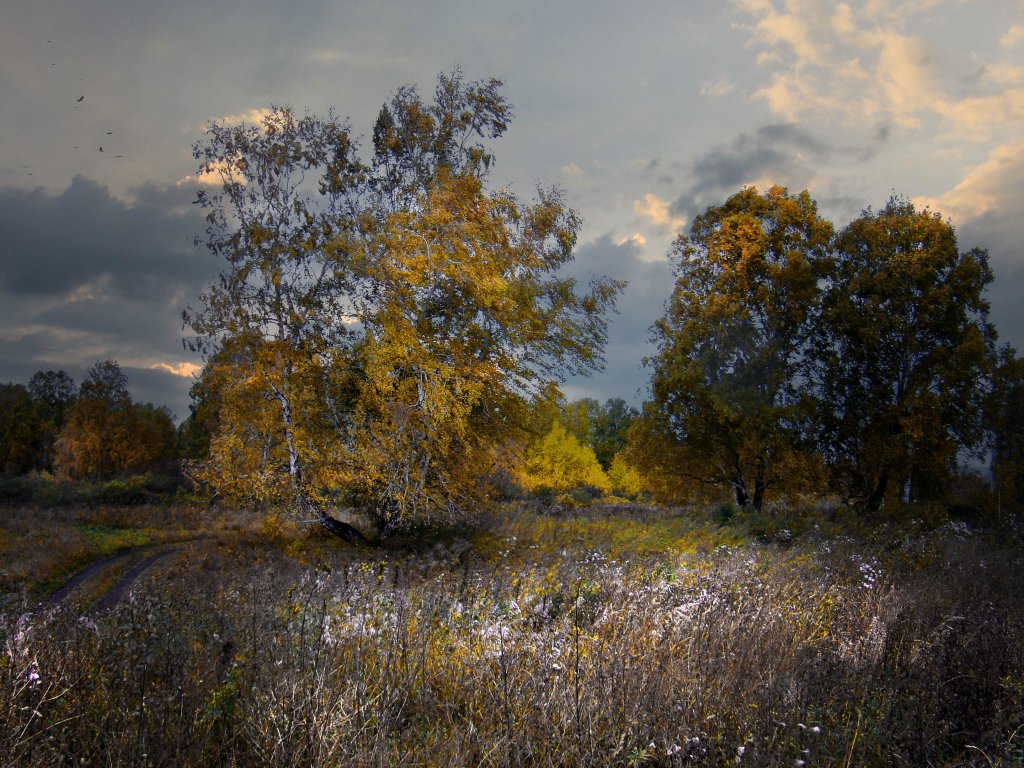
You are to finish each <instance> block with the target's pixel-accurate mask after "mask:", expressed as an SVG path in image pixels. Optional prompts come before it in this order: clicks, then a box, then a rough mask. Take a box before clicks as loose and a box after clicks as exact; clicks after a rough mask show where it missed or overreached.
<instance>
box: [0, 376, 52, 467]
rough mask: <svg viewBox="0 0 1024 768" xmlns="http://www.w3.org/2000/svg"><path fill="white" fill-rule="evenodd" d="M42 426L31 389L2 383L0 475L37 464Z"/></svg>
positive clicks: (0, 400)
mask: <svg viewBox="0 0 1024 768" xmlns="http://www.w3.org/2000/svg"><path fill="white" fill-rule="evenodd" d="M42 427H43V425H42V421H41V419H40V414H39V412H38V411H37V409H36V408H35V407H34V405H33V403H32V398H31V396H30V395H29V392H28V389H26V388H25V387H24V386H23V385H21V384H0V475H20V474H23V473H25V472H27V471H28V470H30V469H31V468H32V467H33V466H34V465H35V464H36V461H37V457H38V454H39V452H40V451H39V440H40V433H41V431H42Z"/></svg>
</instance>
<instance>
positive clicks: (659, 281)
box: [566, 235, 674, 403]
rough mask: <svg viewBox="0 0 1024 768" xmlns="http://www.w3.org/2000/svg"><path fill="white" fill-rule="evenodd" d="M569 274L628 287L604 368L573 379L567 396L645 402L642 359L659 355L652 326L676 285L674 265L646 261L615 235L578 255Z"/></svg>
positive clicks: (612, 318) (635, 248)
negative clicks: (617, 281)
mask: <svg viewBox="0 0 1024 768" xmlns="http://www.w3.org/2000/svg"><path fill="white" fill-rule="evenodd" d="M569 273H570V274H571V275H572V276H573V277H576V278H577V280H579V281H581V282H585V281H586V280H587V279H588V278H589V276H590V275H606V276H608V277H612V278H616V279H621V280H628V281H629V285H628V286H627V287H626V290H625V291H624V292H623V294H622V295H621V296H620V298H619V301H618V305H617V308H618V313H617V314H614V315H611V316H610V318H609V320H610V324H609V329H608V345H607V347H606V348H605V360H606V366H605V369H604V370H603V371H599V372H597V373H595V374H593V375H591V376H589V377H586V378H584V377H575V378H573V379H571V380H570V381H569V382H567V386H566V391H567V393H568V395H569V396H570V397H572V398H576V397H584V396H586V397H594V398H596V399H598V400H601V401H604V400H607V399H608V398H610V397H621V398H624V399H625V400H628V401H630V402H634V403H640V402H641V401H642V400H643V399H644V398H645V397H646V394H645V393H646V390H647V382H648V379H649V372H648V371H647V369H645V368H644V367H643V359H644V357H646V356H648V355H650V354H651V353H652V352H653V351H654V348H653V347H652V346H651V344H650V342H649V336H650V327H651V325H652V324H653V323H654V321H655V320H657V319H658V318H659V317H661V315H662V314H663V313H664V307H665V301H666V300H667V299H668V298H669V294H670V293H671V292H672V286H673V284H674V279H673V277H672V271H671V268H670V266H669V263H668V262H667V261H661V260H659V261H645V260H643V259H641V258H640V249H639V247H638V246H637V245H635V244H634V243H633V242H631V241H627V242H625V243H622V244H616V243H615V242H614V241H613V240H612V238H611V236H610V235H604V236H602V237H599V238H598V239H597V240H594V241H593V242H591V243H588V244H587V245H584V246H582V247H581V248H580V249H579V250H578V251H577V252H576V261H575V262H574V263H573V265H572V268H571V270H569Z"/></svg>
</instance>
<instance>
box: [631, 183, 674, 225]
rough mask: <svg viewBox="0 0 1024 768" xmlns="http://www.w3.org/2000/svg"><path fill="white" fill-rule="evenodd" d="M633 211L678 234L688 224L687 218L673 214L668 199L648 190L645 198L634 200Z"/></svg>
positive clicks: (642, 217)
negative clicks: (663, 198)
mask: <svg viewBox="0 0 1024 768" xmlns="http://www.w3.org/2000/svg"><path fill="white" fill-rule="evenodd" d="M633 212H634V213H635V214H636V215H637V216H639V217H640V218H641V219H646V220H647V221H649V222H651V223H652V224H653V225H654V226H656V227H657V228H658V229H667V230H669V231H670V232H672V234H676V233H678V232H680V231H682V229H683V228H684V227H685V226H686V219H680V218H677V217H675V216H673V215H672V212H671V211H670V210H669V204H668V201H667V200H662V199H661V198H660V197H658V196H657V195H652V194H651V193H650V192H648V193H647V194H646V195H644V199H643V200H642V201H641V200H634V201H633Z"/></svg>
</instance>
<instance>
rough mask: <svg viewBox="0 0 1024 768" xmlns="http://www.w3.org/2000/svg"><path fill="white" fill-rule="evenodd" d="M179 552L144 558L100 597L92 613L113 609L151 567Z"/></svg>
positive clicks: (166, 552) (158, 553) (171, 551)
mask: <svg viewBox="0 0 1024 768" xmlns="http://www.w3.org/2000/svg"><path fill="white" fill-rule="evenodd" d="M177 551H178V549H177V547H175V548H173V549H165V550H164V551H163V552H157V553H156V554H152V555H148V556H147V557H144V558H142V560H140V561H139V562H137V563H136V564H135V565H133V566H132V567H131V568H129V569H128V570H127V571H126V572H125V573H124V574H122V576H121V578H119V579H118V580H117V581H116V582H115V583H114V585H113V586H112V587H111V588H110V589H108V590H107V591H106V593H105V594H104V595H103V596H102V597H100V599H99V601H98V602H97V603H96V605H95V607H94V608H93V609H92V611H91V612H92V613H101V612H103V611H106V610H108V609H110V608H113V607H114V606H115V605H117V604H118V603H119V602H120V601H121V598H123V597H124V596H125V594H127V592H128V588H129V587H130V586H131V585H132V584H134V583H135V581H136V580H137V579H138V578H139V576H141V575H142V574H143V573H144V572H145V571H147V570H148V569H149V568H150V566H152V565H153V564H155V563H156V562H157V561H158V560H163V559H164V558H165V557H168V556H169V555H173V554H175V553H176V552H177Z"/></svg>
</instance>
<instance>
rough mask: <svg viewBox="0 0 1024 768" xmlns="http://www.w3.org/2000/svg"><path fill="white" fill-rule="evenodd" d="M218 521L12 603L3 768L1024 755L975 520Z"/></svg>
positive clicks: (825, 761) (0, 704)
mask: <svg viewBox="0 0 1024 768" xmlns="http://www.w3.org/2000/svg"><path fill="white" fill-rule="evenodd" d="M117 514H118V513H115V512H114V511H110V512H109V513H108V515H107V518H108V522H110V521H112V520H116V519H117ZM736 517H738V518H741V517H742V515H738V516H736ZM775 517H777V518H779V519H782V518H781V517H780V516H779V515H776V516H775ZM773 519H774V518H773ZM78 522H81V521H78ZM755 522H756V521H755ZM91 524H93V525H96V524H97V523H95V522H93V523H91ZM206 524H207V525H210V526H211V530H213V529H214V528H216V530H218V531H220V533H219V535H218V536H215V537H211V539H210V542H209V546H206V547H199V548H196V549H195V550H194V551H195V552H196V553H197V554H196V556H195V558H194V559H191V560H189V561H183V560H173V561H170V562H169V563H168V564H167V566H166V567H164V568H161V569H160V570H159V571H158V572H156V573H154V574H152V577H151V578H150V579H149V580H148V581H146V582H145V583H144V584H142V585H140V586H139V587H138V588H137V589H136V590H135V591H134V592H133V593H132V594H131V596H130V597H129V599H128V600H126V601H124V602H123V603H122V604H120V605H118V606H117V607H115V608H114V609H112V610H111V611H109V612H108V613H106V614H103V615H101V616H98V617H83V616H80V615H78V614H76V613H75V612H74V611H72V610H71V609H70V608H67V607H63V608H60V607H59V608H56V609H53V610H48V611H42V612H40V611H36V612H32V611H30V610H29V609H30V608H32V604H31V603H29V602H24V603H21V604H20V605H19V604H15V602H13V601H9V602H8V604H7V605H8V611H7V613H6V615H5V616H4V617H3V619H2V620H0V642H2V653H0V754H4V755H7V756H9V757H8V761H9V764H10V765H14V766H37V765H38V766H44V765H45V766H49V765H91V766H113V765H133V766H135V765H152V766H206V765H233V766H249V765H253V766H255V765H260V766H264V765H266V766H299V765H302V766H306V765H331V766H333V765H345V766H349V765H351V766H385V765H399V764H415V765H437V766H463V765H465V766H469V765H472V766H479V765H492V766H507V765H530V766H577V765H613V766H687V765H744V764H750V765H758V766H761V765H766V766H794V765H802V764H806V765H843V766H856V765H934V766H940V765H946V766H953V765H979V766H981V765H985V766H989V765H1018V764H1020V761H1021V760H1022V756H1024V751H1022V750H1024V743H1022V739H1024V737H1022V736H1020V735H1019V734H1020V729H1021V727H1022V724H1024V642H1022V641H1024V607H1022V606H1021V604H1020V600H1019V596H1020V594H1021V593H1022V587H1024V570H1022V568H1021V565H1022V564H1024V563H1022V557H1021V553H1020V549H1019V547H1017V546H1016V544H1015V543H1014V542H1013V541H1002V542H1000V541H996V540H994V539H993V538H992V537H985V536H981V535H980V534H978V533H977V532H975V531H971V530H970V529H968V528H967V527H966V526H958V525H952V524H947V525H943V526H939V527H936V528H927V527H921V528H920V530H918V529H915V528H913V527H910V528H907V529H905V530H903V529H901V534H900V536H899V537H897V538H896V539H894V540H893V541H885V542H882V541H869V540H865V539H864V538H862V537H852V536H845V535H833V534H831V533H829V534H828V535H825V534H823V533H822V532H821V527H822V523H821V522H818V523H814V524H808V525H806V526H805V529H804V530H803V531H801V532H798V533H793V534H792V535H791V536H790V537H789V538H787V537H785V536H782V537H780V536H779V535H778V533H777V532H775V533H772V532H768V533H766V534H765V535H763V536H758V535H753V536H752V535H751V533H750V530H749V528H748V526H749V521H744V520H742V519H732V520H728V521H723V520H721V519H720V515H718V510H714V509H709V510H704V511H702V512H701V513H700V514H693V513H692V512H684V511H683V510H649V509H643V508H639V507H637V508H619V509H602V508H588V509H584V510H575V511H573V512H572V513H561V514H556V515H552V514H548V513H544V512H539V511H536V510H523V509H511V510H506V512H505V513H503V514H500V515H498V516H496V517H495V518H493V519H491V520H488V521H485V524H484V525H483V526H482V527H481V528H479V529H476V530H474V531H459V530H446V531H436V532H434V534H433V535H432V536H427V535H426V534H424V536H423V537H421V538H420V539H418V540H414V539H406V540H404V541H397V542H392V543H390V544H388V545H387V546H385V547H376V548H366V549H357V548H353V547H351V546H349V545H345V544H342V543H340V542H337V541H335V540H333V539H329V538H326V537H324V536H323V535H321V534H320V533H318V532H317V531H316V530H315V529H300V528H296V527H294V526H289V525H288V524H286V523H282V522H281V521H280V520H278V519H270V520H267V519H264V520H262V522H256V523H254V525H253V527H245V526H239V527H237V528H236V529H234V534H235V535H232V530H233V529H232V527H231V524H217V526H215V525H214V524H213V523H212V522H207V523H206ZM815 524H817V525H818V526H819V528H818V529H817V532H816V529H815V528H814V525H815ZM235 525H238V524H237V521H236V523H235ZM260 525H262V526H263V528H262V529H261V528H260ZM780 525H781V523H780ZM218 526H219V527H218ZM780 530H785V529H780ZM261 532H262V535H261Z"/></svg>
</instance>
